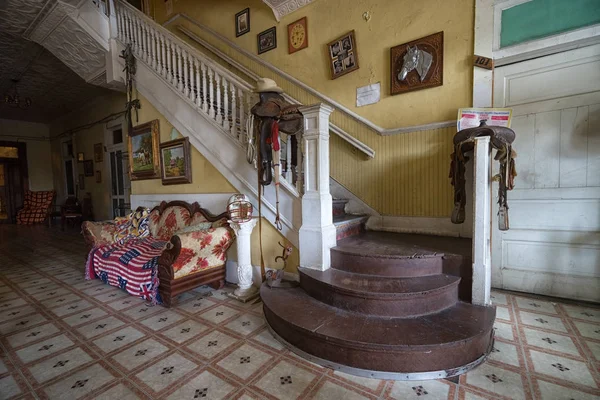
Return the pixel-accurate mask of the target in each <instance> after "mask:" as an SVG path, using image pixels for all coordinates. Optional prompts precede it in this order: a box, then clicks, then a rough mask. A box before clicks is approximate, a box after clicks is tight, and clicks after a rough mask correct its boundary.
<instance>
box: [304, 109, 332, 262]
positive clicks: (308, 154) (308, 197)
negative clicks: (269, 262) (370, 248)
mask: <svg viewBox="0 0 600 400" xmlns="http://www.w3.org/2000/svg"><path fill="white" fill-rule="evenodd" d="M332 111H333V108H331V107H330V106H328V105H325V104H322V103H319V104H316V105H312V106H305V107H300V112H301V113H302V114H303V115H304V133H303V134H302V149H303V153H304V160H303V168H304V195H303V196H302V227H301V228H300V235H299V236H300V238H299V239H300V241H299V244H300V248H299V249H298V250H299V251H300V266H301V267H307V268H314V269H319V270H322V271H324V270H326V269H329V267H330V266H331V255H330V253H329V249H331V248H332V247H334V246H335V245H336V238H335V236H336V232H335V226H334V225H333V215H332V210H331V208H332V205H331V202H332V198H331V194H330V193H329V115H330V114H331V113H332Z"/></svg>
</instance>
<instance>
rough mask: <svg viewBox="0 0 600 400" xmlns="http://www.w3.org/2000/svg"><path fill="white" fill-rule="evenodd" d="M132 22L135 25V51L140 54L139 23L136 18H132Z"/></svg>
mask: <svg viewBox="0 0 600 400" xmlns="http://www.w3.org/2000/svg"><path fill="white" fill-rule="evenodd" d="M133 22H134V25H135V51H136V53H137V54H138V55H140V54H141V51H142V46H141V37H142V36H141V35H140V24H139V21H138V19H137V18H135V17H134V18H133Z"/></svg>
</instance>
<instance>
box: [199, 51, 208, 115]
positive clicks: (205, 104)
mask: <svg viewBox="0 0 600 400" xmlns="http://www.w3.org/2000/svg"><path fill="white" fill-rule="evenodd" d="M200 66H201V67H202V111H204V112H205V113H207V112H208V102H207V98H208V94H207V93H208V92H207V91H206V65H204V63H203V62H200Z"/></svg>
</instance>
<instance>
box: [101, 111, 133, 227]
mask: <svg viewBox="0 0 600 400" xmlns="http://www.w3.org/2000/svg"><path fill="white" fill-rule="evenodd" d="M104 143H106V147H105V150H106V156H107V157H108V163H107V164H108V167H107V168H108V171H107V172H108V176H109V177H110V178H109V179H108V182H109V185H110V188H109V190H110V202H109V203H110V206H109V207H110V215H111V216H112V218H115V217H124V216H126V215H127V214H129V212H130V211H131V200H130V195H131V182H130V179H129V155H128V153H127V144H126V141H125V134H124V129H123V122H122V121H121V122H119V123H117V124H116V125H111V126H108V127H107V128H106V131H105V141H104Z"/></svg>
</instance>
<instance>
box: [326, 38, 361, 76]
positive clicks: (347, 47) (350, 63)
mask: <svg viewBox="0 0 600 400" xmlns="http://www.w3.org/2000/svg"><path fill="white" fill-rule="evenodd" d="M327 52H328V54H329V68H330V69H331V79H336V78H339V77H340V76H342V75H346V74H347V73H349V72H352V71H354V70H357V69H358V51H357V49H356V39H355V37H354V31H350V32H348V33H346V34H345V35H344V36H341V37H339V38H337V39H335V40H334V41H332V42H329V44H328V45H327Z"/></svg>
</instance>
